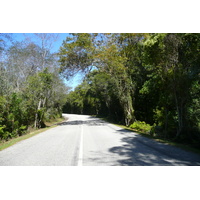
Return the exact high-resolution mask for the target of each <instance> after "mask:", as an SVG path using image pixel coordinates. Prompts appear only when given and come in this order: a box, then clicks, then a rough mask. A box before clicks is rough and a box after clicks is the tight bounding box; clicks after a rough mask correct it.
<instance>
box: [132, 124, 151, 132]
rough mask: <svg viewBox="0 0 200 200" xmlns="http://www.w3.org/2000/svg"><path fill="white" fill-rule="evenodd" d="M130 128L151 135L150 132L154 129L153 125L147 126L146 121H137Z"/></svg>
mask: <svg viewBox="0 0 200 200" xmlns="http://www.w3.org/2000/svg"><path fill="white" fill-rule="evenodd" d="M129 127H130V128H132V129H136V130H137V131H142V132H145V133H150V130H151V128H152V126H151V125H149V124H146V123H145V122H144V121H143V122H142V121H136V122H134V123H133V124H131V125H130V126H129Z"/></svg>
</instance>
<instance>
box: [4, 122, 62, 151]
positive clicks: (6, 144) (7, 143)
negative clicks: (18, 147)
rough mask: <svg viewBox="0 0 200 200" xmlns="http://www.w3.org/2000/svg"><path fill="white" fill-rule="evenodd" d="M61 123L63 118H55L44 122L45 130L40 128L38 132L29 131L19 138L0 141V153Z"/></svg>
mask: <svg viewBox="0 0 200 200" xmlns="http://www.w3.org/2000/svg"><path fill="white" fill-rule="evenodd" d="M62 121H64V118H56V119H54V120H51V121H49V122H45V125H46V128H41V129H38V130H35V129H31V130H29V131H28V132H27V133H26V134H25V135H22V136H20V137H16V138H12V139H10V140H9V141H0V151H1V150H3V149H6V148H8V147H10V146H12V145H14V144H16V143H18V142H20V141H22V140H25V139H28V138H30V137H33V136H35V135H37V134H39V133H42V132H44V131H46V130H48V129H50V128H54V127H56V126H57V125H56V123H59V122H62Z"/></svg>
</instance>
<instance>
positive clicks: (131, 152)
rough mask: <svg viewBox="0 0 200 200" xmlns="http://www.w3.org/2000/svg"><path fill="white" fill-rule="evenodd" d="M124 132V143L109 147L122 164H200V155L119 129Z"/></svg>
mask: <svg viewBox="0 0 200 200" xmlns="http://www.w3.org/2000/svg"><path fill="white" fill-rule="evenodd" d="M118 132H119V133H121V134H123V136H124V137H123V138H122V139H121V141H122V142H123V145H120V146H115V147H112V148H110V149H109V152H111V153H113V154H117V155H118V160H117V162H118V164H119V165H120V166H181V165H186V166H196V165H200V156H199V155H197V154H194V153H190V152H186V151H184V150H182V149H179V148H177V147H173V146H170V145H167V144H162V143H159V142H156V141H154V140H152V139H149V138H145V137H143V136H140V135H137V134H134V133H133V132H132V135H133V134H134V136H130V133H131V132H130V131H128V130H124V129H122V130H119V131H118Z"/></svg>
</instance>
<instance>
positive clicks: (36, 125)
mask: <svg viewBox="0 0 200 200" xmlns="http://www.w3.org/2000/svg"><path fill="white" fill-rule="evenodd" d="M41 102H42V101H41V99H40V100H39V103H38V108H37V112H36V113H35V125H34V127H35V128H37V127H38V110H40V107H41Z"/></svg>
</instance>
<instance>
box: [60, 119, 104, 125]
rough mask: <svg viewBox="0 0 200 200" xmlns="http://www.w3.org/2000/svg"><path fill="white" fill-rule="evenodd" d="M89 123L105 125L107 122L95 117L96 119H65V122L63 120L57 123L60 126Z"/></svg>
mask: <svg viewBox="0 0 200 200" xmlns="http://www.w3.org/2000/svg"><path fill="white" fill-rule="evenodd" d="M82 124H85V125H88V126H105V125H106V124H107V123H106V122H104V121H102V120H100V119H96V118H94V120H84V121H82V120H74V121H65V122H61V123H58V124H57V125H59V126H68V125H82Z"/></svg>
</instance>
